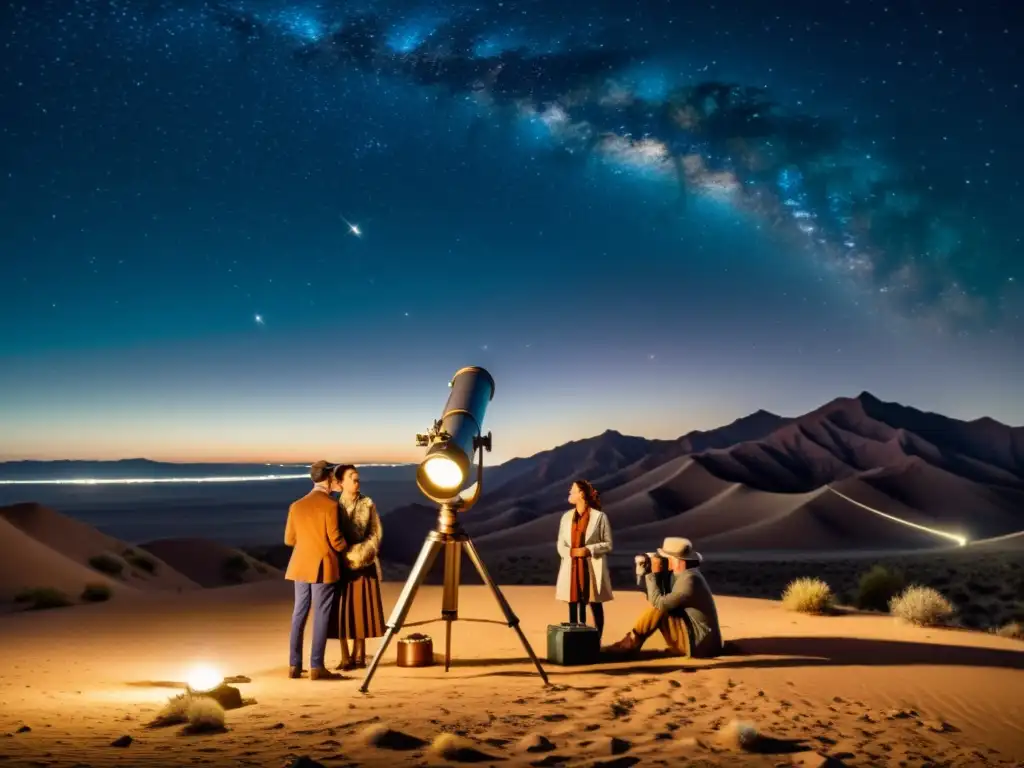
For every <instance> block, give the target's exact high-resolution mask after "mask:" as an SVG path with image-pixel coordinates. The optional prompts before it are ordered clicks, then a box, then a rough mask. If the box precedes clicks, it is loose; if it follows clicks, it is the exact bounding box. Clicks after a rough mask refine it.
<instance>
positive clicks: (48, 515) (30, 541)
mask: <svg viewBox="0 0 1024 768" xmlns="http://www.w3.org/2000/svg"><path fill="white" fill-rule="evenodd" d="M0 531H2V533H0V544H2V550H0V551H2V552H3V554H4V563H3V564H2V565H0V574H2V575H0V597H6V598H8V599H9V597H10V596H11V595H13V594H15V593H17V592H20V591H21V590H22V589H25V588H42V587H53V588H57V589H61V590H62V591H65V592H67V594H68V595H69V596H71V597H75V596H77V595H78V593H80V592H81V591H82V589H83V588H84V587H85V585H86V584H87V583H88V584H105V585H107V586H109V587H111V588H112V589H114V588H116V589H118V590H123V589H141V590H178V589H197V588H198V586H199V585H198V584H196V583H195V582H194V581H192V580H190V579H188V578H187V577H185V576H184V575H182V574H181V573H179V572H178V571H176V570H174V569H173V568H171V567H170V566H168V564H167V563H164V562H162V561H160V560H159V559H156V558H153V557H152V556H149V555H146V553H144V552H141V551H140V550H138V549H136V548H134V547H132V546H130V545H129V544H126V543H125V542H123V541H119V540H117V539H115V538H113V537H111V536H107V535H106V534H104V533H102V532H100V531H98V530H96V529H95V528H93V527H92V526H89V525H86V524H85V523H82V522H79V521H78V520H74V519H72V518H70V517H66V516H64V515H61V514H59V513H58V512H54V511H53V510H52V509H48V508H47V507H43V506H40V505H39V504H14V505H12V506H7V507H0ZM30 552H31V553H33V556H31V557H30V556H29V554H28V553H30ZM96 558H103V560H104V561H105V565H106V570H104V569H103V568H99V569H98V568H97V564H96ZM90 561H92V562H90ZM118 569H120V570H119V572H116V573H115V572H114V571H117V570H118Z"/></svg>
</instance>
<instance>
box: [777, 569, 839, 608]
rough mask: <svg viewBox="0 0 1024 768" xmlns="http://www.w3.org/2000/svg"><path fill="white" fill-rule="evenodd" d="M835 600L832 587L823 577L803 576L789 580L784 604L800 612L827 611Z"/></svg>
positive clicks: (783, 599)
mask: <svg viewBox="0 0 1024 768" xmlns="http://www.w3.org/2000/svg"><path fill="white" fill-rule="evenodd" d="M833 602H834V597H833V595H832V589H831V587H829V585H828V584H826V583H825V582H824V581H822V580H821V579H815V578H811V577H803V578H799V579H794V580H793V581H791V582H789V586H787V587H786V591H785V592H783V593H782V605H783V606H784V607H785V608H787V609H789V610H791V611H798V612H799V613H827V612H828V611H829V610H831V608H832V605H833Z"/></svg>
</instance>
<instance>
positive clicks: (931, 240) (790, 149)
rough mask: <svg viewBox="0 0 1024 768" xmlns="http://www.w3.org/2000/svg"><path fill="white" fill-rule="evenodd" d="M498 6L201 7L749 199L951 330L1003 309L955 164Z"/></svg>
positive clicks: (238, 29)
mask: <svg viewBox="0 0 1024 768" xmlns="http://www.w3.org/2000/svg"><path fill="white" fill-rule="evenodd" d="M498 6H499V11H498V12H496V13H491V12H484V11H467V10H458V9H451V10H449V11H447V12H443V13H442V12H438V11H436V9H435V10H434V11H432V12H426V11H422V10H420V11H415V10H401V11H391V12H382V11H380V10H379V9H373V10H370V9H367V10H365V11H363V12H358V13H351V14H349V15H346V16H341V15H338V14H336V13H331V12H328V11H322V10H316V9H313V8H308V7H299V6H288V7H285V6H261V7H255V6H248V7H247V6H243V5H235V6H230V5H218V6H216V7H214V8H211V9H210V10H209V13H208V14H207V18H208V19H209V21H210V23H213V24H215V25H219V26H220V27H221V28H222V29H224V30H227V31H228V32H230V33H231V34H232V35H234V36H236V38H237V42H238V44H239V45H240V46H241V47H242V48H243V49H244V48H245V47H246V46H250V45H281V46H284V47H287V48H288V49H289V51H290V56H291V60H292V61H291V64H292V65H293V66H296V67H299V68H302V69H303V71H305V72H316V73H318V74H323V73H324V72H325V71H327V72H331V71H334V72H336V74H337V76H339V77H343V76H344V74H345V72H346V71H349V70H360V71H362V72H369V73H373V74H375V75H377V76H379V77H383V78H399V79H404V80H406V81H408V82H412V83H415V84H417V85H420V86H423V87H427V88H438V89H442V90H443V91H444V92H446V93H447V94H449V95H450V96H451V97H452V98H462V99H471V100H473V101H474V102H475V103H476V104H478V105H479V106H480V107H481V108H482V109H487V110H490V112H491V113H492V115H493V114H497V115H500V116H503V117H505V118H506V119H510V120H515V119H519V120H528V121H532V122H534V123H537V124H538V125H540V126H543V128H544V129H545V130H546V131H547V132H548V135H549V138H550V140H551V142H552V144H553V147H554V149H553V151H557V152H558V153H560V154H562V155H563V157H564V158H565V159H572V160H573V161H576V162H580V163H586V162H590V161H593V160H594V159H597V160H600V161H602V162H606V163H610V164H614V165H616V166H619V167H621V168H623V169H628V170H630V171H632V172H636V173H639V174H643V175H645V176H647V177H648V178H649V179H650V180H651V182H652V183H659V182H660V183H670V184H673V185H675V186H676V187H677V189H678V193H679V204H680V205H681V206H685V205H686V202H687V200H688V199H689V198H691V196H694V195H703V196H707V197H710V198H712V199H714V200H716V201H719V202H720V203H721V204H723V205H727V206H730V207H731V208H733V209H735V210H738V211H743V212H748V213H749V214H750V216H751V217H754V218H755V219H756V220H758V221H759V222H761V223H762V224H763V225H764V226H765V227H767V228H769V229H770V230H771V231H772V232H773V233H774V234H775V236H777V237H780V238H785V240H786V241H787V242H788V244H789V246H790V249H791V250H792V251H793V252H795V253H797V254H799V255H800V257H801V258H811V259H816V260H819V261H823V262H824V263H825V264H827V265H828V266H829V268H831V269H832V270H834V271H836V272H837V273H839V274H842V275H846V276H848V277H849V279H850V280H852V281H854V282H855V283H856V284H858V285H860V286H863V287H866V288H869V289H870V290H872V291H873V292H875V293H877V294H878V295H879V296H880V298H881V299H883V300H885V301H887V302H890V303H891V306H894V307H896V308H897V309H899V310H900V311H902V312H904V313H907V314H910V315H912V316H915V317H926V318H928V319H931V320H934V321H938V322H940V323H942V324H943V325H947V326H950V327H954V328H958V329H967V328H982V327H992V326H994V325H997V324H998V323H999V322H1000V320H1001V313H1002V312H1003V311H1004V310H1005V309H1006V307H1007V301H1008V300H1009V299H1008V294H1009V292H1011V291H1013V290H1014V289H1015V287H1016V286H1015V281H1014V279H1013V275H1012V272H1011V271H1010V267H1011V265H1012V264H1013V263H1014V261H1015V259H1019V258H1020V257H1021V253H1020V251H1019V242H1018V243H1017V245H1018V249H1017V250H1010V249H1008V248H1007V247H1006V246H1005V245H1003V244H1000V243H997V242H996V241H995V240H994V239H992V238H990V237H988V236H987V231H986V226H985V221H984V218H983V217H982V216H979V215H978V213H979V212H976V211H970V210H965V208H964V200H963V199H962V198H961V197H960V196H958V195H956V194H955V193H951V192H950V190H949V188H948V187H949V185H948V184H947V183H945V182H944V180H943V178H942V176H941V174H943V173H945V172H947V171H948V170H949V169H939V171H940V176H939V177H934V175H929V174H928V173H921V172H919V171H918V172H915V171H914V170H913V169H906V168H901V167H900V166H899V165H898V164H895V163H892V162H887V161H886V160H885V159H884V158H883V157H878V156H875V155H874V154H873V153H872V152H870V151H866V150H865V149H864V147H863V146H858V141H857V140H856V139H854V138H853V137H852V136H850V135H849V134H850V132H849V131H847V130H844V128H845V126H844V125H842V124H841V123H840V122H838V121H836V120H828V119H824V118H818V117H816V116H814V115H811V114H804V113H802V112H800V111H797V110H794V109H792V108H791V107H790V106H788V105H785V104H779V103H777V102H775V101H773V100H772V98H771V95H770V94H768V93H766V92H765V91H764V90H763V89H760V88H757V87H752V86H750V85H746V84H742V83H732V82H716V81H698V82H692V81H691V82H685V83H683V82H681V83H678V84H673V83H672V82H671V81H670V80H669V79H668V78H667V77H652V75H651V72H654V71H657V61H656V60H655V61H653V62H652V57H651V54H649V53H648V52H646V51H644V50H643V49H628V48H622V47H615V46H613V45H611V44H610V41H611V40H612V39H614V37H615V36H614V35H613V34H611V33H610V32H609V30H608V29H590V30H588V31H587V33H586V34H576V33H574V32H573V31H572V30H573V27H572V25H571V24H570V23H568V21H567V20H566V19H550V20H548V19H544V20H543V21H542V22H537V20H536V19H534V21H533V23H532V24H531V26H530V28H529V29H527V28H525V27H524V25H522V24H521V23H520V24H518V25H517V24H516V23H515V22H516V13H514V12H513V9H512V7H511V6H509V8H507V9H506V8H505V4H498ZM515 8H516V9H521V8H522V6H521V5H516V6H515ZM502 9H503V10H502ZM559 32H561V33H562V34H561V35H559V34H558V33H559ZM552 40H555V41H557V42H555V43H554V44H552ZM652 63H653V65H654V66H653V67H652ZM645 68H646V72H644V73H643V74H641V75H639V76H638V75H637V74H636V73H637V72H640V71H643V70H644V69H645ZM652 81H653V82H652Z"/></svg>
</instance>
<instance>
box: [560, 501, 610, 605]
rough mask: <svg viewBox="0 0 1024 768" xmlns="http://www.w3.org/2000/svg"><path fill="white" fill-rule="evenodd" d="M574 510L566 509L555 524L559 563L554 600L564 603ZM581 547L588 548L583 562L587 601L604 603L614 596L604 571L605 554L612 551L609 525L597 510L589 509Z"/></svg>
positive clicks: (567, 596) (568, 578)
mask: <svg viewBox="0 0 1024 768" xmlns="http://www.w3.org/2000/svg"><path fill="white" fill-rule="evenodd" d="M575 513H576V510H575V509H570V510H569V511H568V512H566V513H565V514H564V515H562V522H561V524H560V525H559V527H558V555H559V557H561V558H562V563H561V565H559V567H558V581H557V582H555V599H556V600H561V601H562V602H565V603H568V602H569V596H570V595H571V594H572V592H571V590H570V583H571V579H572V558H571V557H569V550H570V549H572V542H571V541H570V539H571V538H572V517H573V515H574V514H575ZM583 546H585V547H586V548H587V549H589V550H590V557H588V558H587V563H588V564H589V566H590V602H592V603H606V602H608V601H609V600H612V599H614V597H615V595H614V594H613V593H612V577H611V574H610V573H609V571H608V559H607V558H608V555H609V554H611V551H612V528H611V526H610V525H609V524H608V516H607V515H606V514H605V513H604V512H602V511H601V510H599V509H591V510H590V522H588V523H587V532H586V535H585V536H584V537H583Z"/></svg>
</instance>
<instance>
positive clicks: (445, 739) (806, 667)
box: [0, 583, 1024, 768]
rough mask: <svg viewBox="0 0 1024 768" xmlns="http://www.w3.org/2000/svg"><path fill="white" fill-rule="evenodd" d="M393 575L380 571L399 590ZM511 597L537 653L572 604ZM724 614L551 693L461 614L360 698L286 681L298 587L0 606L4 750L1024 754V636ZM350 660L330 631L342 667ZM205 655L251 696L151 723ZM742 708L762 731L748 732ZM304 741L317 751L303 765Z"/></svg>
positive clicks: (173, 756) (486, 610) (43, 754)
mask: <svg viewBox="0 0 1024 768" xmlns="http://www.w3.org/2000/svg"><path fill="white" fill-rule="evenodd" d="M399 588H400V585H398V584H387V585H385V590H384V600H385V603H386V605H387V606H391V605H392V604H393V603H394V600H395V599H396V597H397V594H398V591H399ZM506 596H507V597H508V599H509V601H510V602H511V604H512V605H513V606H514V608H515V610H516V611H517V613H518V615H519V616H520V618H521V620H522V624H523V628H524V631H525V632H526V634H527V636H528V638H529V640H530V642H531V643H532V645H533V647H534V649H536V650H537V651H538V652H539V653H541V655H542V656H543V654H544V647H545V643H544V638H545V627H546V625H547V624H549V623H552V622H556V621H560V620H561V618H562V610H563V606H562V605H561V604H559V603H556V602H555V601H553V600H551V594H550V588H528V587H527V588H524V587H510V588H507V589H506ZM186 598H187V599H186ZM460 598H461V599H460V615H462V616H466V617H479V618H484V619H498V618H499V616H500V614H499V612H498V609H497V607H496V606H495V605H494V602H493V600H492V599H491V596H490V594H489V593H488V592H487V591H486V590H485V589H484V588H482V587H468V588H464V589H463V591H462V593H461V595H460ZM439 605H440V590H439V589H438V588H432V587H427V588H425V589H424V590H423V591H422V592H421V594H420V596H419V599H417V601H416V602H415V603H414V604H413V609H412V611H411V613H410V616H409V621H410V622H414V621H422V620H424V619H431V618H436V617H437V615H438V607H439ZM229 607H230V608H229ZM642 607H643V598H642V597H641V596H640V595H639V594H638V593H636V592H623V593H621V594H620V595H619V596H618V597H617V599H616V600H615V602H614V603H612V604H610V606H609V611H608V627H607V634H608V636H609V637H611V638H617V637H619V636H620V635H622V634H623V633H624V632H625V631H626V629H627V628H628V627H629V625H630V622H631V620H632V618H633V616H634V615H636V613H637V612H638V611H639V610H640V609H641V608H642ZM719 608H720V612H721V616H722V621H723V625H724V631H725V633H726V636H727V638H728V639H729V640H731V641H732V642H733V643H734V644H735V648H736V651H735V653H734V654H733V655H730V656H725V657H723V658H720V659H715V660H706V661H692V660H690V661H687V660H680V659H673V658H669V657H665V656H663V655H661V654H660V653H659V649H662V648H663V647H664V646H663V644H662V643H661V640H660V638H654V639H652V640H651V641H650V646H649V648H650V653H648V654H647V655H646V656H644V657H642V658H640V659H638V660H635V661H628V662H619V663H609V664H604V665H595V666H590V667H582V668H562V667H557V666H555V665H552V664H545V668H546V670H547V672H548V675H549V676H550V680H551V683H552V685H551V686H550V687H544V686H543V685H542V683H541V681H540V679H539V678H538V677H537V676H536V674H535V673H534V672H533V670H532V667H531V666H530V665H529V663H528V662H527V661H525V660H524V658H523V657H524V653H523V650H522V648H521V646H520V645H519V643H518V640H517V639H516V635H515V633H513V632H512V631H511V630H509V629H508V628H507V627H506V626H503V625H502V624H500V623H497V624H479V623H467V622H456V623H455V625H454V627H453V633H452V634H453V647H454V654H453V656H454V663H453V666H452V669H451V671H450V672H447V673H446V672H445V671H444V670H443V667H439V666H435V667H428V668H423V669H400V668H397V667H396V666H395V663H394V659H395V654H394V650H392V651H390V652H389V653H388V654H387V656H386V657H385V661H384V663H383V664H382V665H381V667H380V668H379V670H378V672H377V675H376V677H375V678H374V680H373V683H372V686H371V688H370V692H369V693H368V694H365V695H364V694H360V693H358V691H357V686H358V685H359V683H360V681H361V676H360V675H353V676H352V677H350V678H349V679H347V680H342V681H339V682H336V683H313V682H310V681H309V680H306V679H303V680H289V679H288V678H287V676H286V664H287V658H286V654H285V651H286V648H287V633H288V616H289V614H290V611H291V601H290V594H289V591H288V589H287V585H286V584H270V583H267V584H253V585H246V586H242V587H238V588H237V589H234V590H231V591H230V593H229V594H227V595H225V594H224V593H223V591H222V590H203V591H200V592H196V593H193V594H192V595H188V596H185V595H173V594H161V595H158V596H156V597H155V598H153V599H147V600H138V601H136V600H125V601H120V602H118V603H110V604H108V605H104V606H99V607H96V608H95V609H91V610H89V611H82V610H77V609H69V610H66V611H52V612H48V614H36V615H31V616H29V615H19V616H15V617H9V618H6V619H0V621H2V622H3V624H4V626H3V632H2V634H0V654H2V655H3V657H4V658H5V659H7V658H15V659H18V664H17V666H16V667H15V668H14V669H13V670H11V671H10V672H8V671H6V670H5V674H4V676H3V678H2V679H0V701H3V702H4V706H3V708H2V709H0V730H2V731H4V732H7V733H9V734H10V736H9V737H8V738H6V739H4V740H3V742H4V743H3V744H2V746H0V752H2V754H3V755H4V756H5V757H6V758H8V762H9V763H10V764H18V765H20V764H26V763H33V762H44V761H45V762H47V763H49V764H58V765H65V764H86V765H91V766H96V767H97V768H98V767H99V766H109V765H125V766H128V765H150V766H163V765H187V764H198V763H206V764H216V765H221V764H225V765H226V764H232V765H236V764H252V765H306V766H309V767H310V768H313V767H314V766H316V765H340V764H346V765H364V766H373V765H396V766H397V765H452V764H459V763H462V762H465V761H467V760H469V761H482V763H483V764H484V765H493V764H501V765H509V766H514V767H515V768H519V767H522V768H525V767H526V766H538V765H551V766H557V765H563V764H565V765H587V766H597V765H602V766H623V767H624V766H630V765H634V764H637V765H641V766H643V765H656V764H659V763H660V764H668V765H684V764H694V765H698V764H699V765H702V766H709V767H714V768H717V767H718V766H741V767H742V766H764V767H765V768H767V767H769V766H790V765H803V766H824V765H830V766H842V765H847V766H873V767H878V768H889V766H893V768H895V766H903V765H924V764H935V765H950V766H960V767H962V768H967V767H968V766H972V767H974V766H977V767H985V766H1013V765H1019V764H1020V763H1019V761H1021V760H1024V727H1022V725H1021V724H1022V723H1024V702H1022V700H1021V698H1020V696H1019V691H1020V690H1021V687H1022V686H1024V669H1022V668H1024V662H1022V659H1024V654H1021V652H1020V650H1019V648H1020V645H1019V643H1015V642H1014V641H1012V640H1005V639H1001V638H998V637H994V636H991V635H984V634H980V633H964V632H952V631H943V630H934V629H932V630H926V629H917V628H913V627H906V626H901V625H898V624H896V623H894V622H893V620H892V619H890V618H888V617H877V616H842V617H808V616H802V615H798V614H792V613H786V612H785V611H783V610H782V609H781V608H780V606H779V605H778V604H777V603H772V602H767V601H760V600H749V599H740V598H723V599H722V600H721V601H720V605H719ZM226 615H231V616H235V617H239V619H238V620H237V621H236V622H228V621H224V617H225V616H226ZM129 618H130V620H128V619H129ZM442 627H443V625H441V624H437V625H428V626H427V627H426V628H418V630H423V629H425V630H426V631H427V632H428V633H430V634H432V635H433V636H434V637H435V652H437V653H440V652H441V651H442V650H443V645H442V644H443V640H439V639H438V638H439V637H440V638H443V629H442ZM61 636H68V637H70V636H74V637H75V638H76V654H77V656H78V658H79V660H80V661H79V663H76V664H74V665H71V666H69V665H68V664H66V658H63V657H62V655H61V654H54V653H53V645H52V643H53V640H52V638H54V637H61ZM371 642H372V641H371ZM373 648H374V646H373V645H371V650H372V649H373ZM337 659H338V651H337V647H336V645H335V644H334V643H332V644H330V645H329V647H328V663H329V664H334V663H335V662H336V661H337ZM195 663H206V664H212V665H214V666H216V667H218V668H219V669H221V670H222V672H223V673H224V674H227V675H244V676H246V678H247V679H248V680H249V682H243V683H240V684H238V688H239V689H240V690H241V692H242V695H243V696H246V697H253V698H254V699H255V703H251V704H249V705H248V706H244V707H242V708H240V709H235V710H231V711H229V712H228V713H227V717H226V725H227V731H226V732H223V733H212V734H209V735H205V736H187V737H185V736H182V735H181V733H180V726H178V727H169V728H157V729H151V728H147V727H146V723H147V722H149V721H150V720H151V719H152V718H153V717H154V716H155V715H156V713H157V712H158V710H159V709H160V707H161V705H162V704H163V703H164V702H165V701H166V700H167V698H168V697H169V696H172V695H174V694H176V693H177V692H178V691H177V690H175V689H168V688H162V687H159V681H177V680H182V679H184V677H185V676H186V674H187V671H188V669H189V667H190V666H192V665H193V664H195ZM737 721H738V722H741V723H749V724H751V725H752V726H753V727H755V728H756V730H757V732H758V737H757V738H755V739H753V740H751V741H750V742H744V743H745V744H746V747H744V746H742V745H741V744H740V743H739V742H738V740H737V738H736V725H735V723H736V722H737ZM124 737H130V739H127V740H126V739H125V738H124ZM115 740H119V741H118V743H119V744H121V745H122V746H121V747H120V748H118V747H114V746H111V745H112V744H113V743H114V742H115ZM125 745H126V746H125ZM301 757H304V758H306V760H307V761H316V762H315V763H314V762H304V763H303V762H296V760H297V759H298V758H301ZM827 758H831V762H828V761H827Z"/></svg>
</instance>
